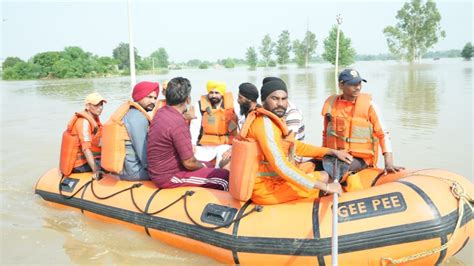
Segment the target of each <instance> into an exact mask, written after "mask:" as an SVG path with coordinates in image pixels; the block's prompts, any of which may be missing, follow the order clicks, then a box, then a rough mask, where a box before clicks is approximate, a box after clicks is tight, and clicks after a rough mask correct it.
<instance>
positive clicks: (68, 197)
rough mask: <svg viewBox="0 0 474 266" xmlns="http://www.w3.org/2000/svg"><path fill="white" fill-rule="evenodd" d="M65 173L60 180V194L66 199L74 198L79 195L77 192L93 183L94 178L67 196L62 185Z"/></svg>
mask: <svg viewBox="0 0 474 266" xmlns="http://www.w3.org/2000/svg"><path fill="white" fill-rule="evenodd" d="M64 177H65V175H64V174H62V173H61V180H59V188H58V189H59V195H61V196H62V197H63V198H65V199H72V198H74V196H76V195H77V193H79V192H80V191H81V190H82V189H84V187H86V186H87V185H88V184H90V183H92V180H93V179H92V180H89V181H87V182H86V183H84V185H82V186H81V187H80V188H79V189H78V190H77V191H76V192H74V193H73V194H72V195H70V196H66V195H64V194H63V190H62V187H61V185H62V184H63V179H64Z"/></svg>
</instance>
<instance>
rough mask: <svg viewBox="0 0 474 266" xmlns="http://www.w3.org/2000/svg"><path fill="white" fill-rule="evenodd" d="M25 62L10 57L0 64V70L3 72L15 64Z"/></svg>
mask: <svg viewBox="0 0 474 266" xmlns="http://www.w3.org/2000/svg"><path fill="white" fill-rule="evenodd" d="M24 62H25V61H23V60H21V59H20V58H18V57H12V56H9V57H7V58H6V59H5V61H3V63H2V68H3V70H5V69H7V68H9V67H13V66H15V65H16V64H17V63H24Z"/></svg>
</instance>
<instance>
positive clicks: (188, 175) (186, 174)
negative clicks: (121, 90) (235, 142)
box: [147, 77, 229, 190]
mask: <svg viewBox="0 0 474 266" xmlns="http://www.w3.org/2000/svg"><path fill="white" fill-rule="evenodd" d="M190 95H191V83H190V82H189V80H188V79H186V78H181V77H177V78H173V79H172V80H170V81H169V82H168V86H167V90H166V105H165V106H164V107H162V108H160V109H159V110H158V112H157V113H156V115H155V116H154V117H153V120H152V122H151V126H150V130H149V132H148V146H147V155H148V173H149V176H150V178H151V180H152V181H153V182H154V183H155V184H156V186H157V187H159V188H174V187H181V186H199V187H207V188H214V189H220V190H228V184H229V183H228V180H229V171H227V170H224V169H215V168H207V167H206V166H205V165H204V164H203V163H201V162H199V161H198V160H197V159H196V158H195V157H194V154H193V146H192V145H191V134H190V132H189V126H188V124H187V122H186V119H185V118H184V116H183V114H184V113H185V112H187V110H188V109H189V107H190V105H191V96H190Z"/></svg>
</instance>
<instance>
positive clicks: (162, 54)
mask: <svg viewBox="0 0 474 266" xmlns="http://www.w3.org/2000/svg"><path fill="white" fill-rule="evenodd" d="M150 57H151V58H152V60H155V67H161V68H168V65H169V64H170V63H169V59H168V53H167V52H166V50H165V48H159V49H158V50H156V51H154V52H153V53H151V55H150Z"/></svg>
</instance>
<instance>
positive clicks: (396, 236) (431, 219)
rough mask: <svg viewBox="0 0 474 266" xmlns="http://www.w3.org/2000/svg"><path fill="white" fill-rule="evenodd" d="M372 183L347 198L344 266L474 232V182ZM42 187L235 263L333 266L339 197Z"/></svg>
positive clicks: (436, 177)
mask: <svg viewBox="0 0 474 266" xmlns="http://www.w3.org/2000/svg"><path fill="white" fill-rule="evenodd" d="M357 175H359V177H360V179H359V181H362V183H361V184H362V185H363V187H364V189H362V190H357V191H351V188H350V186H349V187H346V190H347V192H346V193H343V194H342V195H341V196H340V198H339V206H338V232H339V256H338V260H339V263H340V265H354V264H356V265H390V264H419V265H435V264H439V263H442V262H443V261H445V260H446V259H447V258H449V257H451V256H453V255H454V254H456V253H457V252H458V251H459V250H461V249H462V248H463V247H464V245H466V243H467V242H468V241H469V239H470V238H472V237H473V235H474V228H473V226H474V224H473V201H472V198H471V197H472V196H473V195H474V189H473V184H472V183H471V182H470V181H468V180H467V179H465V178H463V177H461V176H459V175H456V174H453V173H451V172H447V171H444V170H438V169H430V170H421V171H414V172H408V171H405V172H400V173H396V174H389V175H382V174H381V170H378V169H366V170H363V171H361V172H359V173H358V174H357ZM35 193H36V194H38V195H40V196H41V197H42V198H43V199H44V200H45V201H47V202H48V203H51V204H52V205H58V204H59V205H62V206H68V207H71V208H73V209H76V210H79V211H81V212H82V213H83V214H85V215H87V216H90V217H93V218H97V219H100V220H103V221H105V222H113V223H120V224H125V225H128V226H130V227H132V228H134V229H136V230H139V231H143V232H144V233H146V234H148V235H149V236H150V237H152V238H156V239H158V240H160V241H162V242H165V243H167V244H170V245H173V246H176V247H179V248H183V249H186V250H189V251H191V252H195V253H199V254H202V255H205V256H209V257H212V258H214V259H216V260H217V261H219V262H222V263H226V264H242V265H330V263H331V231H332V228H331V227H332V196H324V197H321V198H318V199H306V200H299V201H293V202H288V203H284V204H278V205H266V206H258V205H255V204H253V203H252V202H251V201H247V202H241V201H238V200H235V199H234V198H233V197H232V196H231V195H230V193H229V192H224V191H218V190H212V189H205V188H195V187H184V188H174V189H157V188H156V187H155V186H154V184H153V183H151V182H149V181H147V182H129V181H119V180H117V179H116V178H115V177H114V176H112V175H107V174H106V175H104V177H103V178H102V179H101V180H100V181H96V180H91V174H90V173H83V174H72V175H70V176H68V177H62V176H61V174H60V173H59V171H58V169H52V170H50V171H48V172H47V173H46V174H44V175H43V176H42V177H41V178H40V179H39V181H38V183H37V184H36V188H35Z"/></svg>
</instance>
